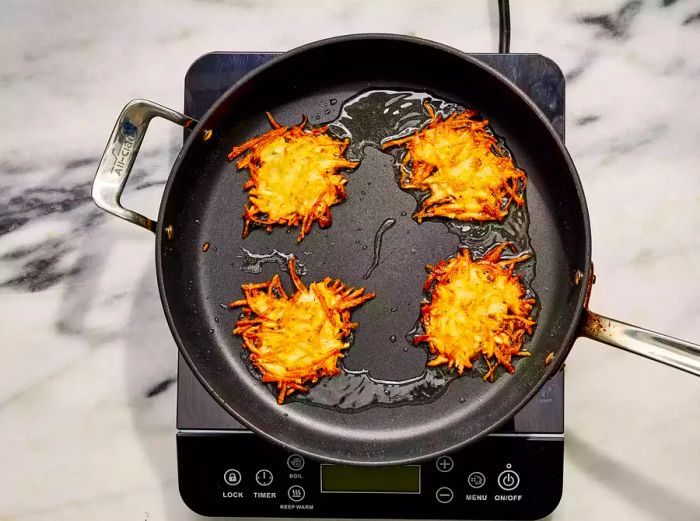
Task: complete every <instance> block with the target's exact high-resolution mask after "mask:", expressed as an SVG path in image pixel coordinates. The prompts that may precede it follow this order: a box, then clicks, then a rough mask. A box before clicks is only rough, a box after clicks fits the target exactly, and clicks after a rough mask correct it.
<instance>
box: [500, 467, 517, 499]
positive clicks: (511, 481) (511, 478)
mask: <svg viewBox="0 0 700 521" xmlns="http://www.w3.org/2000/svg"><path fill="white" fill-rule="evenodd" d="M511 466H512V465H511V464H510V463H508V465H506V470H504V471H503V472H501V473H500V474H499V475H498V480H497V481H498V486H499V487H501V488H502V489H503V490H505V491H506V492H510V491H511V490H515V489H516V488H518V485H520V476H518V473H517V472H515V471H514V470H510V468H511Z"/></svg>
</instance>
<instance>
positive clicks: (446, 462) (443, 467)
mask: <svg viewBox="0 0 700 521" xmlns="http://www.w3.org/2000/svg"><path fill="white" fill-rule="evenodd" d="M435 466H436V467H437V469H438V470H439V471H440V472H449V471H451V470H452V467H454V466H455V462H454V461H452V458H450V457H449V456H440V457H439V458H438V459H437V461H436V462H435Z"/></svg>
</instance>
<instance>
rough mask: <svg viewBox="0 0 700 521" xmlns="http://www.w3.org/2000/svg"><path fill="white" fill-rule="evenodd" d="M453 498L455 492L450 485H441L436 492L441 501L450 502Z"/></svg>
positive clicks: (436, 497) (436, 496)
mask: <svg viewBox="0 0 700 521" xmlns="http://www.w3.org/2000/svg"><path fill="white" fill-rule="evenodd" d="M453 498H454V493H453V492H452V489H451V488H449V487H440V488H439V489H437V492H435V499H437V500H438V502H440V503H443V504H444V503H449V502H450V501H452V499H453Z"/></svg>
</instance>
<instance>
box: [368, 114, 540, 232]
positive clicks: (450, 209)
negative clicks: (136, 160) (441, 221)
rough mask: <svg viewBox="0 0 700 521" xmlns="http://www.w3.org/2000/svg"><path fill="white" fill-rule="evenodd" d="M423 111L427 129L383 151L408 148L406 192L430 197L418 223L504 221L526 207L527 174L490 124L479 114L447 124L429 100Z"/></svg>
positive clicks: (403, 181) (453, 117) (402, 180)
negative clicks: (428, 220) (514, 210)
mask: <svg viewBox="0 0 700 521" xmlns="http://www.w3.org/2000/svg"><path fill="white" fill-rule="evenodd" d="M423 106H424V107H425V109H426V110H427V111H428V114H429V115H430V118H431V119H430V121H429V122H428V123H427V125H425V126H424V127H423V128H422V129H421V130H419V131H417V132H415V133H414V134H411V135H410V136H407V137H403V138H399V139H394V140H391V141H387V142H386V143H384V144H382V149H387V148H391V147H395V146H399V145H405V146H406V153H405V154H404V156H403V157H402V160H401V177H400V185H401V188H403V189H404V190H408V189H414V190H421V191H427V192H429V194H428V196H427V197H426V198H425V199H424V200H423V202H422V205H421V207H420V209H419V210H418V211H417V212H416V213H415V214H414V218H415V219H416V220H417V221H418V222H421V221H422V220H423V219H424V218H426V217H447V218H449V219H459V220H461V221H494V220H496V221H502V220H503V219H504V218H505V216H506V215H508V210H509V208H510V205H511V203H512V202H515V204H517V205H518V206H522V205H523V204H524V202H525V201H524V199H523V195H522V193H523V191H524V190H525V183H526V180H527V178H526V176H525V172H523V171H522V170H520V169H519V168H517V167H516V166H515V164H514V163H513V160H512V159H511V158H510V157H509V156H508V154H507V153H506V151H505V150H504V148H503V146H502V145H501V144H500V143H499V142H498V140H497V139H496V138H495V137H494V136H493V134H491V133H490V132H489V131H488V129H487V125H488V121H487V120H485V119H480V118H479V117H478V116H479V114H478V112H476V111H474V110H465V111H464V112H454V113H452V114H450V115H449V116H447V118H443V116H442V115H437V116H436V115H435V111H434V109H433V107H432V106H431V105H430V104H429V103H428V102H427V100H426V101H425V102H424V103H423ZM409 163H410V165H411V168H410V170H409V169H408V168H407V167H406V165H408V164H409Z"/></svg>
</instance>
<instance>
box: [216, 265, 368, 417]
mask: <svg viewBox="0 0 700 521" xmlns="http://www.w3.org/2000/svg"><path fill="white" fill-rule="evenodd" d="M289 274H290V276H291V278H292V282H293V283H294V287H295V289H296V291H295V292H294V294H293V295H292V296H291V297H290V296H287V294H286V293H285V291H284V289H283V288H282V283H281V281H280V278H279V276H278V275H275V276H274V277H272V279H271V280H269V281H267V282H262V283H259V284H245V285H243V286H242V289H243V292H244V294H245V298H244V299H243V300H239V301H235V302H231V303H230V304H229V308H235V307H242V308H243V314H244V318H242V319H240V320H239V321H238V322H237V323H236V327H235V329H234V330H233V334H234V335H240V336H241V337H242V338H243V345H244V347H246V348H247V349H248V350H250V352H251V355H250V360H251V361H252V362H253V364H255V366H256V367H257V368H258V369H259V370H260V373H261V374H262V381H263V382H276V383H277V390H278V396H277V403H279V404H282V403H283V402H284V399H285V398H286V397H287V396H289V395H290V394H292V393H293V392H294V391H301V392H306V391H307V390H308V388H307V387H306V386H305V385H304V384H305V383H307V382H311V383H314V382H316V381H317V380H318V379H319V378H323V377H324V376H334V375H336V374H338V373H339V372H340V369H339V368H338V359H339V358H342V357H343V353H342V351H343V350H344V349H347V348H348V347H350V344H349V343H348V342H347V336H348V335H349V334H350V332H351V331H352V330H353V329H354V328H356V327H357V325H358V324H356V323H354V322H350V310H351V309H352V308H355V307H357V306H359V305H361V304H362V303H364V302H366V301H367V300H369V299H371V298H374V293H364V291H365V290H364V288H358V289H354V288H348V287H347V286H345V285H344V284H343V283H342V282H341V281H339V280H333V279H331V278H325V279H323V281H321V282H313V283H311V284H310V285H309V287H308V288H307V287H306V286H305V285H304V283H303V282H302V281H301V280H300V279H299V277H298V276H297V274H296V272H295V271H294V258H292V259H290V261H289Z"/></svg>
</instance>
